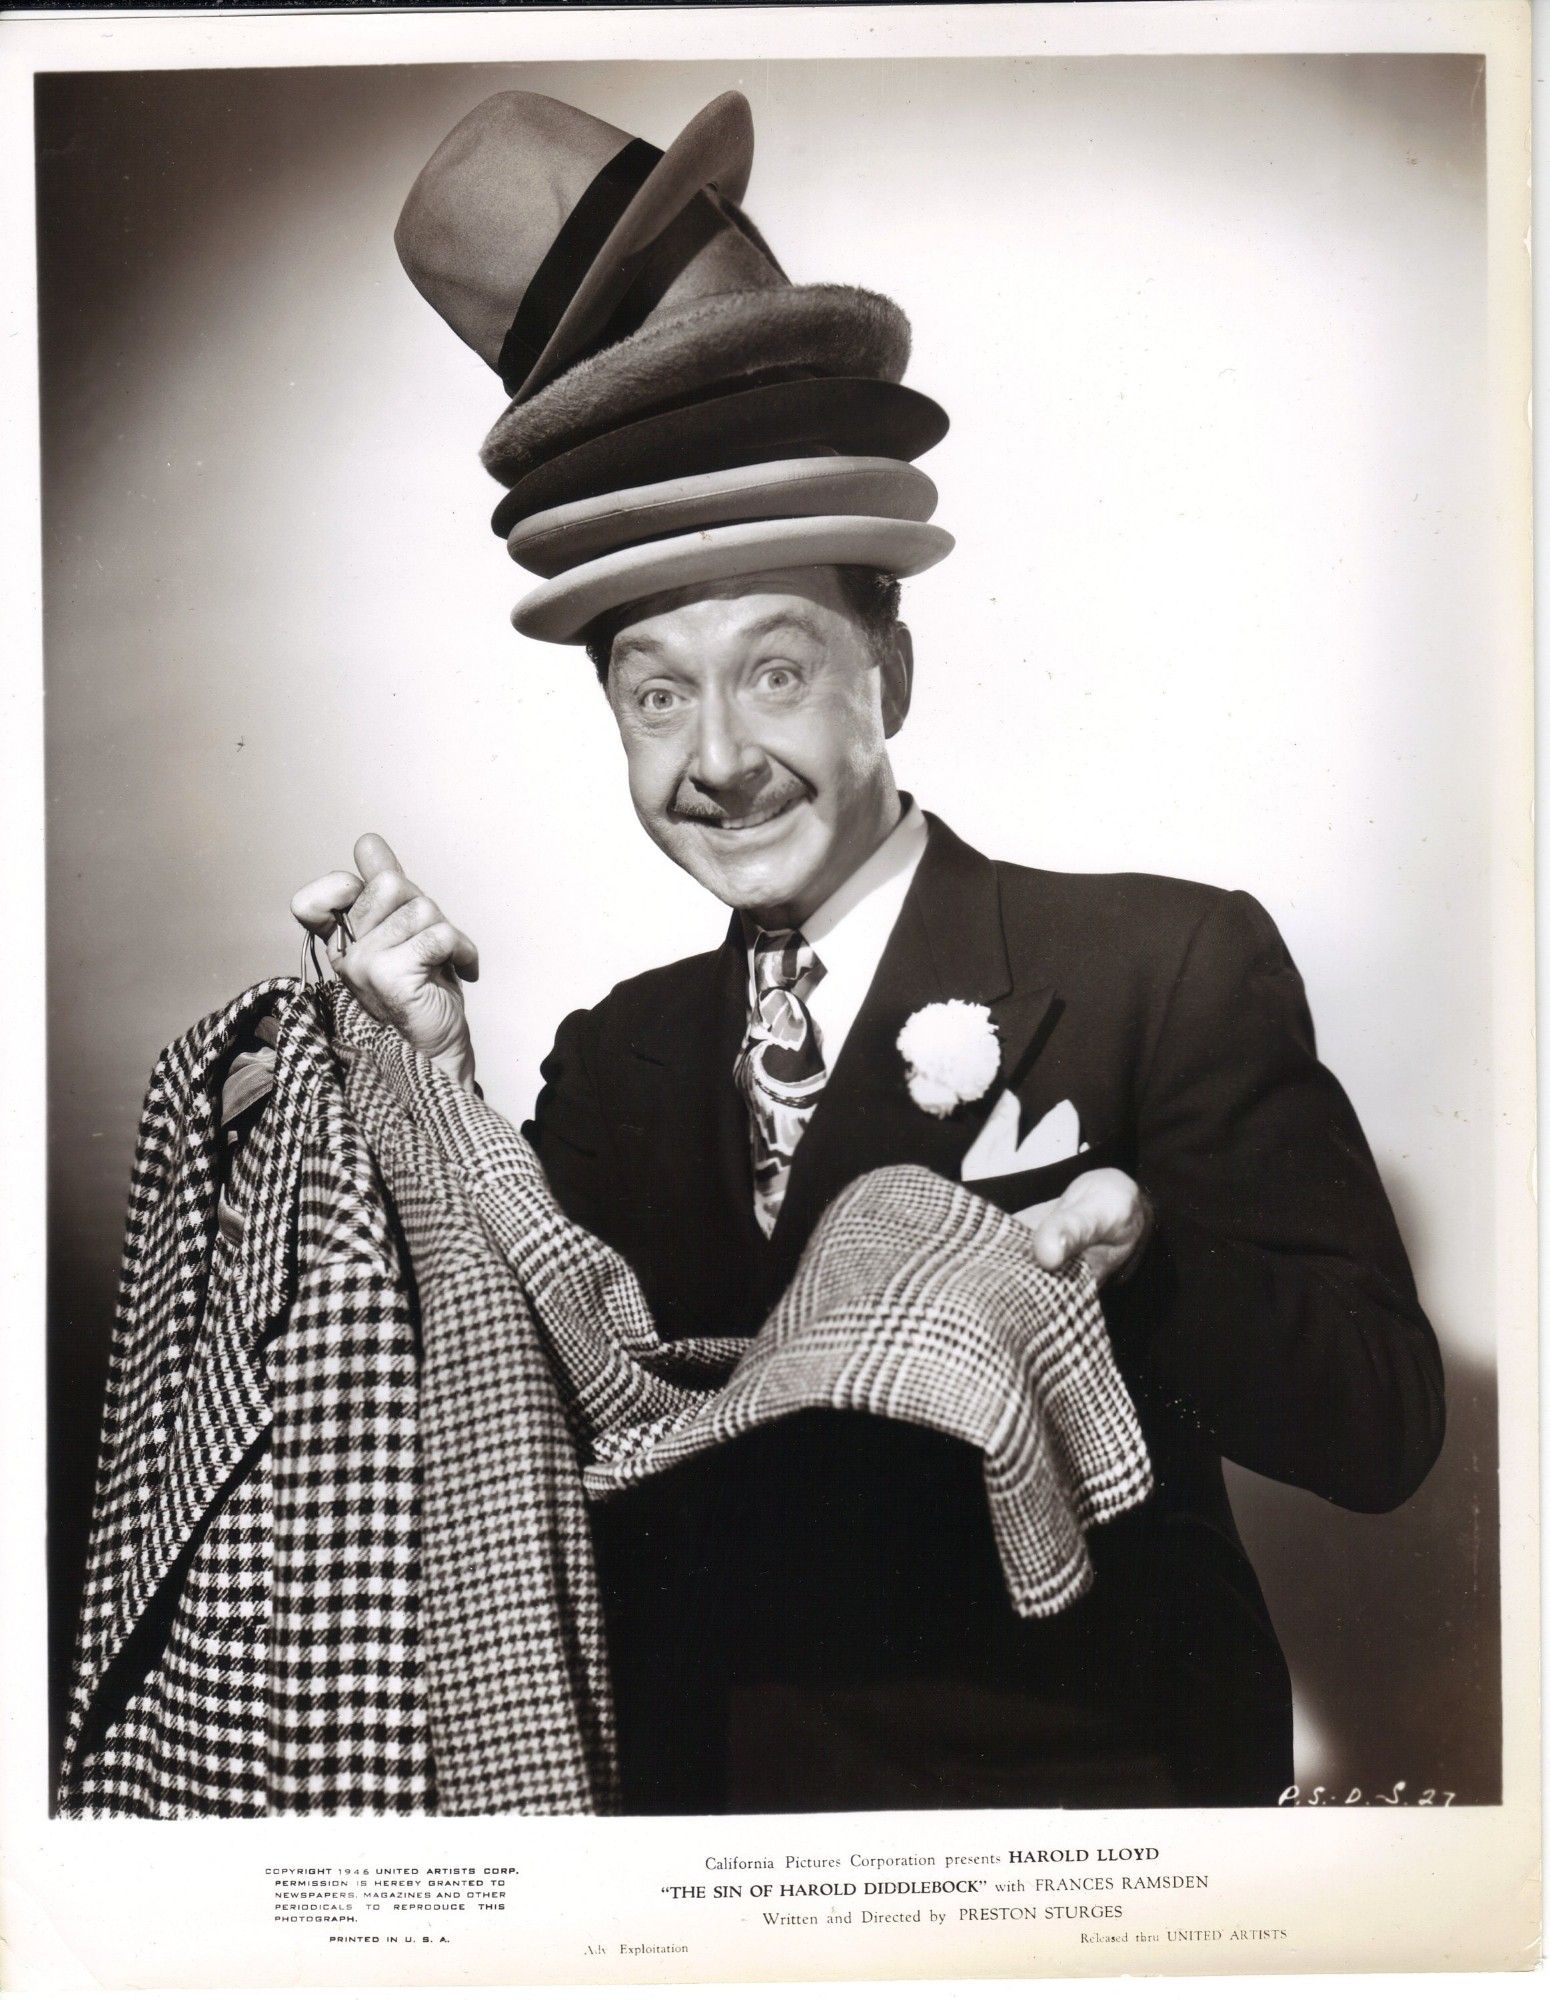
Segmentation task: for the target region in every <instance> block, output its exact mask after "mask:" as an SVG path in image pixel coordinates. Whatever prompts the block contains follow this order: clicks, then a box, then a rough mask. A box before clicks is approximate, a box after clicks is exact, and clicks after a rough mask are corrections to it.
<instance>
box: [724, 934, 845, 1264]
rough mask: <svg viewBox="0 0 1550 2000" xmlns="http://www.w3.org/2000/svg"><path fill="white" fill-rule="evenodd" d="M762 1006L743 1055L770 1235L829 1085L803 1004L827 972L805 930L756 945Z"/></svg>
mask: <svg viewBox="0 0 1550 2000" xmlns="http://www.w3.org/2000/svg"><path fill="white" fill-rule="evenodd" d="M753 964H754V1008H753V1013H752V1016H751V1017H750V1019H749V1022H748V1032H747V1034H746V1035H745V1036H744V1038H743V1046H742V1049H741V1050H740V1051H739V1053H738V1058H737V1070H736V1076H737V1087H738V1089H739V1090H740V1091H741V1092H742V1093H743V1096H744V1097H745V1098H746V1099H747V1100H748V1109H749V1112H750V1114H751V1115H750V1119H749V1137H750V1140H751V1143H752V1149H753V1206H754V1214H755V1215H756V1216H757V1217H758V1221H759V1227H760V1228H761V1229H762V1230H763V1231H764V1233H765V1235H766V1236H768V1235H769V1233H770V1232H771V1230H772V1229H773V1228H774V1227H775V1218H776V1216H777V1215H779V1213H780V1204H781V1202H782V1200H783V1199H784V1198H785V1193H786V1182H787V1180H788V1179H789V1178H790V1174H791V1157H792V1155H793V1154H794V1153H795V1151H796V1149H797V1141H798V1140H799V1139H800V1138H801V1136H802V1133H803V1131H804V1130H805V1129H806V1126H807V1121H808V1119H809V1118H811V1117H812V1115H813V1108H814V1106H815V1105H816V1104H817V1102H818V1093H819V1091H821V1090H822V1089H823V1087H824V1085H825V1083H827V1082H828V1079H829V1072H828V1071H827V1070H826V1069H825V1068H824V1066H823V1057H822V1056H821V1055H820V1054H819V1050H818V1036H817V1032H816V1031H815V1029H814V1027H813V1023H812V1020H811V1018H810V1017H809V1015H808V1012H807V1009H806V1008H805V1007H804V1006H803V1004H802V1002H803V1000H804V999H805V998H806V997H807V995H808V994H809V993H811V992H812V990H813V988H814V987H815V986H816V985H817V984H818V982H819V980H820V979H822V977H823V964H822V961H821V960H820V959H819V957H818V954H817V952H815V951H814V950H813V948H812V946H811V945H810V944H809V943H808V942H807V939H806V938H805V937H803V935H802V933H801V932H800V931H760V933H759V936H758V938H757V940H756V942H755V944H754V953H753Z"/></svg>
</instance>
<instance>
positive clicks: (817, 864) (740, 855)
mask: <svg viewBox="0 0 1550 2000" xmlns="http://www.w3.org/2000/svg"><path fill="white" fill-rule="evenodd" d="M813 831H814V828H813V823H812V817H811V814H810V812H809V810H808V807H807V804H806V802H805V801H802V802H799V803H798V804H797V805H796V806H794V807H792V808H791V809H789V810H788V811H786V812H784V813H782V814H781V815H780V816H779V818H777V819H775V820H769V821H765V822H764V823H762V824H761V825H759V826H756V827H750V828H748V829H746V830H731V829H727V830H723V829H720V828H714V827H708V826H696V827H689V828H684V829H681V832H682V833H684V834H686V835H687V838H686V839H683V840H682V841H681V842H675V843H674V846H673V849H672V850H671V851H672V853H673V858H674V859H675V860H676V861H677V862H678V863H679V865H680V866H681V867H683V868H686V869H687V870H688V872H689V873H690V874H691V875H692V876H693V877H694V878H695V880H696V881H697V882H699V883H700V884H701V885H702V886H703V887H704V888H706V889H709V890H710V892H711V894H712V895H713V896H716V897H718V898H719V899H720V900H721V901H722V902H723V903H728V904H730V905H731V907H732V908H733V909H735V910H750V911H760V910H771V911H779V910H788V909H791V908H793V907H796V906H798V905H799V904H800V903H801V900H802V894H803V890H804V889H805V887H806V885H807V884H808V883H809V882H810V881H811V880H812V879H813V877H814V876H815V875H816V874H817V873H818V872H819V870H820V868H821V867H822V864H823V854H822V852H821V851H820V850H821V846H822V843H821V842H818V841H815V840H814V839H813V837H812V835H813Z"/></svg>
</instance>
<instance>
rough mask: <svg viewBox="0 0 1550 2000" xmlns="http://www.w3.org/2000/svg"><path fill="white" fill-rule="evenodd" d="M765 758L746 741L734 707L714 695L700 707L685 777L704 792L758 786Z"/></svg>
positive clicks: (722, 698) (742, 726)
mask: <svg viewBox="0 0 1550 2000" xmlns="http://www.w3.org/2000/svg"><path fill="white" fill-rule="evenodd" d="M765 770H766V758H765V755H764V752H763V750H762V749H760V747H759V745H758V743H757V742H756V741H754V740H753V738H752V737H750V736H749V735H748V733H747V731H746V728H745V726H744V724H743V721H742V718H741V717H740V716H739V714H738V711H737V707H736V704H735V703H734V702H732V701H730V700H729V699H728V698H727V697H726V695H724V694H722V693H720V692H717V693H714V694H712V695H710V696H708V697H707V698H706V699H705V700H704V701H702V702H701V704H700V709H699V717H698V727H697V729H696V731H695V739H694V760H693V763H692V765H691V767H690V772H689V775H690V776H691V777H692V778H693V780H694V782H695V783H696V784H697V785H699V786H700V787H701V788H702V789H703V790H705V791H707V792H730V791H738V790H742V789H744V788H745V787H747V786H748V785H750V784H758V783H760V782H762V780H763V778H764V774H765Z"/></svg>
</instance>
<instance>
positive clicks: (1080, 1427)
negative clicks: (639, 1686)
mask: <svg viewBox="0 0 1550 2000" xmlns="http://www.w3.org/2000/svg"><path fill="white" fill-rule="evenodd" d="M276 1010H277V1011H278V1012H279V1014H280V1017H281V1027H280V1031H279V1035H278V1044H277V1047H276V1050H275V1061H274V1079H273V1088H272V1092H271V1095H270V1098H269V1101H268V1102H267V1104H266V1107H265V1110H264V1113H263V1116H262V1117H261V1118H260V1119H259V1121H258V1123H257V1125H256V1127H255V1129H254V1131H253V1132H252V1134H251V1135H250V1136H249V1137H248V1138H247V1139H246V1140H245V1142H244V1144H243V1145H242V1147H241V1149H240V1150H239V1151H238V1153H237V1155H236V1158H235V1161H234V1162H232V1163H231V1165H230V1167H229V1169H228V1170H227V1171H226V1172H225V1174H224V1179H225V1186H224V1188H223V1186H222V1181H223V1168H222V1161H221V1142H220V1134H219V1116H218V1111H217V1099H218V1096H219V1090H220V1083H221V1079H222V1077H223V1076H224V1075H225V1073H226V1071H227V1069H228V1068H229V1066H230V1063H231V1060H232V1057H233V1054H234V1053H235V1051H236V1050H237V1049H238V1048H239V1047H241V1046H242V1045H243V1043H244V1040H245V1039H246V1038H247V1037H248V1036H249V1034H250V1032H251V1030H252V1028H253V1026H254V1024H255V1023H256V1021H257V1020H258V1019H259V1017H260V1016H261V1015H264V1014H268V1013H270V1012H272V1011H276ZM814 1406H824V1407H835V1408H852V1409H861V1410H867V1411H870V1412H872V1413H873V1414H876V1415H881V1416H885V1417H890V1418H893V1419H896V1420H898V1421H902V1422H909V1423H916V1424H924V1425H927V1426H930V1427H933V1428H936V1429H940V1430H944V1431H947V1432H949V1433H950V1434H952V1435H954V1436H957V1437H960V1438H964V1439H966V1440H968V1441H969V1442H971V1443H973V1444H975V1445H977V1446H978V1447H979V1448H980V1449H981V1450H982V1451H983V1452H984V1454H985V1476H986V1485H987V1491H988V1494H989V1499H990V1506H991V1516H992V1521H993V1523H994V1527H995V1532H996V1537H997V1545H998V1549H999V1553H1000V1557H1001V1562H1002V1569H1003V1573H1004V1575H1005V1577H1006V1581H1007V1586H1008V1590H1009V1592H1010V1594H1011V1598H1012V1601H1013V1603H1014V1605H1015V1606H1016V1608H1017V1610H1018V1611H1019V1612H1021V1613H1022V1614H1023V1615H1025V1616H1047V1615H1049V1614H1050V1613H1052V1612H1054V1611H1058V1610H1060V1609H1062V1608H1063V1607H1064V1606H1066V1605H1067V1604H1069V1603H1070V1602H1071V1601H1072V1600H1073V1599H1074V1598H1075V1597H1076V1596H1078V1595H1079V1594H1080V1593H1081V1592H1082V1591H1083V1590H1084V1589H1085V1588H1086V1586H1087V1584H1088V1583H1089V1581H1090V1579H1091V1568H1090V1564H1089V1562H1088V1558H1087V1553H1086V1544H1085V1531H1086V1529H1087V1528H1088V1527H1089V1526H1091V1525H1092V1524H1094V1523H1095V1522H1097V1521H1101V1520H1105V1519H1108V1518H1110V1517H1112V1516H1113V1515H1115V1514H1117V1513H1120V1512H1123V1511H1125V1510H1126V1509H1128V1508H1130V1507H1132V1506H1134V1505H1136V1504H1137V1503H1138V1502H1139V1501H1141V1500H1142V1499H1144V1498H1145V1496H1146V1494H1147V1493H1148V1491H1149V1490H1150V1479H1151V1474H1150V1466H1149V1462H1148V1458H1147V1454H1146V1449H1145V1446H1144V1444H1143V1442H1142V1439H1141V1434H1140V1430H1139V1427H1138V1425H1137V1423H1136V1418H1135V1413H1134V1410H1133V1408H1132V1407H1131V1404H1130V1400H1129V1397H1128V1395H1127V1394H1126V1391H1125V1389H1124V1386H1123V1384H1122V1382H1121V1380H1120V1377H1119V1374H1118V1372H1117V1370H1116V1368H1115V1366H1114V1362H1113V1358H1112V1355H1111V1353H1110V1351H1109V1346H1108V1341H1107V1337H1106V1334H1105V1331H1104V1327H1103V1322H1102V1317H1101V1314H1100V1312H1099V1309H1098V1305H1097V1300H1096V1295H1095V1293H1094V1291H1093V1287H1092V1284H1091V1281H1090V1279H1088V1278H1087V1276H1086V1274H1085V1272H1082V1271H1078V1272H1077V1273H1075V1274H1074V1275H1071V1276H1066V1275H1060V1276H1052V1275H1051V1274H1049V1273H1047V1272H1044V1271H1043V1270H1042V1269H1041V1268H1040V1267H1039V1266H1038V1264H1037V1262H1036V1261H1035V1259H1034V1258H1033V1256H1032V1253H1031V1249H1030V1247H1029V1245H1028V1241H1027V1237H1026V1233H1025V1232H1024V1231H1022V1230H1021V1229H1020V1227H1019V1226H1018V1225H1017V1224H1016V1223H1015V1222H1013V1221H1011V1220H1010V1219H1009V1218H1007V1217H1006V1216H1004V1215H1002V1214H1001V1213H1000V1212H999V1211H997V1210H995V1209H993V1208H991V1207H989V1206H988V1205H987V1204H986V1203H984V1202H982V1201H980V1200H979V1199H978V1198H977V1197H975V1196H974V1195H972V1194H970V1193H969V1192H968V1191H967V1190H966V1189H964V1188H962V1187H958V1186H955V1185H953V1184H951V1183H948V1182H946V1181H944V1180H942V1179H940V1178H939V1177H938V1176H936V1175H934V1174H931V1173H929V1172H927V1171H925V1170H924V1169H920V1168H914V1167H898V1168H885V1169H882V1170H880V1171H878V1172H875V1173H872V1174H869V1175H866V1176H864V1177H863V1178H862V1179H861V1180H860V1181H858V1182H857V1183H856V1184H855V1185H854V1186H853V1187H852V1188H850V1189H848V1190H847V1191H846V1192H845V1193H844V1194H843V1195H842V1196H841V1197H840V1198H839V1199H838V1200H837V1201H836V1202H835V1203H833V1205H832V1206H831V1209H830V1210H829V1212H828V1213H827V1214H826V1216H825V1217H824V1219H823V1221H822V1222H821V1224H820V1226H819V1228H818V1229H817V1231H815V1233H814V1236H813V1239H812V1242H811V1244H810V1246H809V1249H808V1252H807V1254H806V1255H805V1256H804V1258H803V1260H802V1262H801V1264H800V1266H799V1268H798V1270H797V1273H796V1275H795V1277H794V1279H793V1281H792V1283H791V1285H790V1286H789V1288H788V1289H787V1292H786V1294H785V1296H784V1297H783V1298H782V1300H781V1301H780V1303H779V1304H778V1306H777V1308H776V1310H775V1311H774V1312H773V1313H772V1314H771V1316H770V1319H769V1320H768V1322H767V1323H766V1325H765V1327H764V1328H763V1329H762V1330H761V1332H760V1334H759V1336H758V1337H757V1339H755V1340H754V1341H753V1342H751V1343H749V1342H746V1341H740V1340H731V1339H726V1340H717V1339H698V1340H685V1341H675V1342H671V1343H668V1342H664V1341H663V1340H661V1338H660V1337H659V1335H658V1333H657V1330H656V1328H655V1326H654V1324H653V1321H652V1318H651V1314H650V1312H649V1310H648V1308H647V1306H646V1303H645V1300H644V1297H643V1295H642V1293H641V1291H640V1287H639V1284H638V1282H637V1281H636V1278H635V1275H634V1273H633V1272H632V1271H631V1270H630V1268H629V1266H628V1265H627V1264H626V1263H625V1262H624V1260H623V1259H621V1258H620V1257H619V1256H618V1255H617V1254H616V1253H615V1252H613V1251H611V1250H609V1249H608V1248H607V1247H606V1246H605V1245H603V1244H602V1243H600V1242H599V1241H598V1240H597V1239H596V1238H595V1237H592V1236H590V1235H589V1234H588V1233H587V1232H586V1231H584V1230H582V1229H580V1228H579V1227H578V1226H577V1225H575V1224H574V1223H572V1222H570V1221H569V1220H568V1219H567V1218H566V1216H565V1215H564V1214H563V1212H562V1211H561V1210H560V1208H559V1206H558V1204H557V1203H556V1202H555V1200H554V1198H553V1196H552V1194H551V1193H550V1191H549V1188H548V1184H547V1182H546V1181H545V1178H544V1176H543V1173H542V1170H541V1169H540V1167H539V1165H538V1162H537V1160H536V1157H535V1155H534V1154H533V1153H532V1151H531V1149H530V1147H529V1146H528V1144H527V1142H526V1141H525V1140H524V1139H523V1138H522V1137H521V1135H520V1134H519V1133H517V1131H516V1130H515V1128H513V1127H512V1126H511V1125H510V1124H509V1123H508V1122H507V1121H506V1120H505V1119H504V1118H503V1117H501V1115H500V1114H499V1113H497V1112H495V1111H494V1110H492V1109H491V1108H490V1107H489V1106H487V1105H485V1104H484V1103H483V1102H482V1101H481V1100H479V1099H478V1098H476V1097H475V1096H473V1095H472V1094H470V1093H468V1092H466V1091H463V1090H461V1089H459V1088H458V1086H456V1085H455V1084H453V1083H451V1082H450V1080H449V1079H447V1078H446V1077H444V1076H443V1075H442V1074H441V1073H440V1072H439V1071H438V1070H436V1068H435V1067H434V1065H432V1064H430V1063H428V1062H426V1061H425V1060H424V1059H423V1058H422V1057H419V1056H418V1055H416V1054H415V1053H414V1052H413V1051H412V1050H410V1049H408V1048H407V1047H406V1046H405V1045H404V1044H403V1042H402V1041H401V1040H400V1039H399V1038H398V1037H397V1036H396V1035H395V1034H393V1033H392V1031H390V1030H387V1029H383V1028H381V1027H379V1026H378V1025H377V1024H376V1023H374V1022H372V1021H370V1020H369V1019H368V1018H367V1017H366V1016H365V1015H364V1014H363V1013H362V1011H361V1010H360V1009H359V1008H358V1007H357V1006H356V1005H355V1004H354V1003H353V1002H352V1001H350V1000H349V999H348V998H347V997H346V996H345V995H344V994H343V993H342V991H341V989H339V988H338V987H334V986H329V987H324V988H321V989H313V990H311V991H301V990H299V989H297V988H296V986H295V984H294V982H286V981H271V982H268V983H266V984H264V985H261V986H259V987H255V988H254V989H253V990H252V991H251V992H249V993H247V994H244V995H243V996H242V997H241V998H240V999H239V1000H237V1001H234V1002H233V1003H232V1004H231V1006H229V1007H228V1008H225V1009H223V1010H221V1011H220V1012H219V1013H217V1014H215V1015H212V1016H211V1017H210V1018H209V1019H208V1020H206V1021H204V1022H202V1023H200V1024H199V1025H198V1026H197V1027H196V1028H194V1029H192V1030H190V1032H189V1033H188V1034H187V1035H185V1036H184V1037H182V1038H181V1039H180V1040H179V1041H178V1042H176V1043H174V1044H173V1045H172V1046H171V1047H170V1048H169V1049H168V1050H167V1051H166V1052H165V1053H164V1054H163V1056H162V1057H161V1059H160V1061H159V1062H158V1064H157V1067H156V1071H155V1073H154V1075H153V1077H152V1082H151V1087H150V1092H149V1094H148V1097H147V1101H146V1108H145V1113H144V1116H143V1119H142V1124H141V1131H140V1142H139V1148H138V1152H137V1158H136V1167H135V1174H134V1182H133V1190H132V1194H131V1201H130V1218H129V1227H128V1231H127V1234H126V1246H125V1260H124V1272H123V1279H122V1283H121V1290H120V1297H119V1304H118V1311H117V1317H116V1323H115V1334H114V1346H113V1354H112V1361H111V1366H110V1380H109V1392H108V1403H107V1411H106V1416H105V1421H104V1435H103V1449H102V1459H101V1469H100V1475H99V1485H98V1498H97V1512H96V1518H95V1523H94V1530H93V1538H92V1546H91V1552H90V1557H89V1569H88V1583H87V1591H86V1597H85V1608H84V1612H83V1618H82V1624H81V1633H80V1641H79V1647H78V1658H77V1665H76V1674H75V1685H74V1698H73V1702H72V1708H71V1716H70V1725H69V1736H68V1743H67V1750H66V1758H65V1767H64V1775H63V1779H62V1783H61V1788H60V1805H61V1809H62V1810H63V1811H66V1812H70V1813H93V1812H108V1813H115V1812H117V1813H138V1814H145V1815H153V1816H175V1815H182V1814H197V1813H227V1814H257V1813H266V1812H288V1811H314V1812H315V1811H331V1812H426V1811H440V1812H453V1813H469V1812H496V1811H519V1812H606V1811H609V1810H611V1809H613V1808H614V1807H615V1806H616V1804H617V1771H616V1758H615V1745H614V1730H613V1714H612V1704H611V1698H610V1689H609V1677H608V1667H607V1659H606V1651H605V1645H604V1635H603V1626H602V1619H601V1614H600V1608H599V1602H598V1591H597V1584H596V1578H595V1573H594V1568H593V1563H592V1552H591V1545H590V1539H589V1531H588V1514H587V1505H588V1496H589V1495H590V1496H592V1497H593V1498H597V1497H600V1496H603V1495H606V1494H607V1493H609V1492H612V1491H616V1490H619V1489H620V1488H622V1487H625V1486H629V1485H632V1484H636V1483H638V1482H639V1481H641V1480H643V1479H647V1478H650V1477H651V1476H652V1475H653V1474H655V1473H656V1472H659V1471H662V1470H664V1469H666V1468H667V1467H669V1466H672V1465H675V1464H678V1463H681V1462H682V1461H683V1460H684V1459H685V1458H687V1457H690V1456H694V1455H696V1454H699V1453H702V1452H705V1451H709V1450H712V1449H714V1448H715V1447H716V1446H718V1445H719V1444H721V1443H724V1442H726V1441H727V1440H729V1439H731V1438H733V1437H735V1436H737V1435H739V1434H740V1433H742V1432H744V1431H746V1430H748V1429H751V1428H753V1427H755V1426H758V1425H761V1424H765V1423H768V1422H771V1421H774V1420H775V1419H777V1418H779V1417H781V1416H783V1415H787V1414H790V1413H791V1412H793V1411H795V1410H798V1409H802V1408H810V1407H814Z"/></svg>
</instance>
